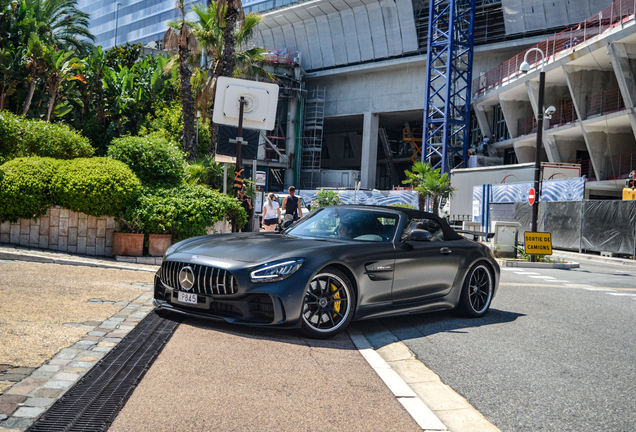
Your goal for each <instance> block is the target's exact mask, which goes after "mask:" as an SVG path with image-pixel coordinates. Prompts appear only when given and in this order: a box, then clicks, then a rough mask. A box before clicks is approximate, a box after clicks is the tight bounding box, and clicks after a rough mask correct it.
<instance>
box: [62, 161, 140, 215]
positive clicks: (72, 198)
mask: <svg viewBox="0 0 636 432" xmlns="http://www.w3.org/2000/svg"><path fill="white" fill-rule="evenodd" d="M52 185H53V194H54V200H55V203H56V204H58V205H60V206H61V207H64V208H68V209H71V210H73V211H78V212H82V213H86V214H89V215H93V216H104V215H105V216H119V215H120V214H121V213H122V212H123V211H124V209H125V208H126V207H127V206H129V205H130V204H132V203H133V202H134V201H135V199H136V198H137V196H138V195H139V193H140V191H141V182H140V181H139V179H138V178H137V176H136V175H135V174H134V173H133V172H132V171H131V170H130V168H128V166H127V165H126V164H124V163H123V162H120V161H116V160H113V159H109V158H100V157H96V158H90V159H82V158H80V159H73V160H70V161H63V162H61V163H60V165H59V168H58V170H57V173H56V174H55V176H54V177H53V181H52Z"/></svg>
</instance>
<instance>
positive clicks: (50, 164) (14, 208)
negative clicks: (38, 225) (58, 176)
mask: <svg viewBox="0 0 636 432" xmlns="http://www.w3.org/2000/svg"><path fill="white" fill-rule="evenodd" d="M60 162H61V161H59V160H57V159H52V158H42V157H37V156H36V157H23V158H17V159H13V160H11V161H9V162H7V163H5V164H4V165H1V166H0V173H2V174H0V220H2V221H7V220H8V221H11V222H16V221H17V220H18V219H37V218H39V217H40V216H42V215H43V214H44V213H46V210H47V209H48V208H49V207H51V206H52V205H53V204H54V200H53V196H52V194H51V181H52V179H53V177H54V175H55V173H56V171H57V169H58V166H59V164H60Z"/></svg>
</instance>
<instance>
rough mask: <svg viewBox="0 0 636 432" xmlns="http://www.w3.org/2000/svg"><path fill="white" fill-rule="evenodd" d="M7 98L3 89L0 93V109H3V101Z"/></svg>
mask: <svg viewBox="0 0 636 432" xmlns="http://www.w3.org/2000/svg"><path fill="white" fill-rule="evenodd" d="M6 98H7V92H5V91H3V92H2V94H1V95H0V111H2V110H4V101H5V99H6Z"/></svg>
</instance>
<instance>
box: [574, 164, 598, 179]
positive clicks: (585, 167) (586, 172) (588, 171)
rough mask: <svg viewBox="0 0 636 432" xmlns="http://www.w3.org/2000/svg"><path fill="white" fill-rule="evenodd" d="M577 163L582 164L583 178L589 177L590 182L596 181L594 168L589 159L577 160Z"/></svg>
mask: <svg viewBox="0 0 636 432" xmlns="http://www.w3.org/2000/svg"><path fill="white" fill-rule="evenodd" d="M575 163H577V164H581V176H585V177H587V179H588V180H596V173H594V166H593V165H592V162H591V161H590V160H589V159H577V160H576V161H575Z"/></svg>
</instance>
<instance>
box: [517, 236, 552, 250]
mask: <svg viewBox="0 0 636 432" xmlns="http://www.w3.org/2000/svg"><path fill="white" fill-rule="evenodd" d="M523 234H524V238H525V250H526V254H528V255H552V235H551V234H550V233H542V232H531V231H526V232H525V233H523Z"/></svg>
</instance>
